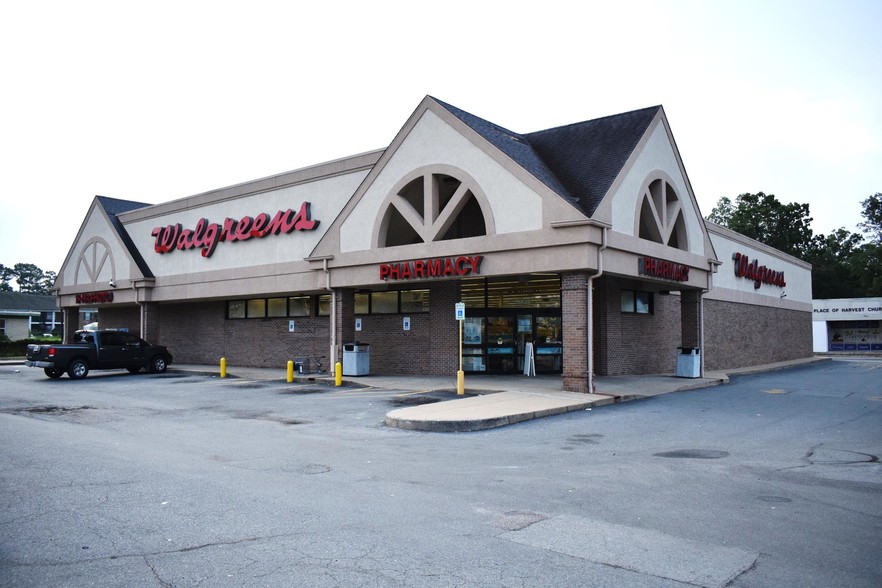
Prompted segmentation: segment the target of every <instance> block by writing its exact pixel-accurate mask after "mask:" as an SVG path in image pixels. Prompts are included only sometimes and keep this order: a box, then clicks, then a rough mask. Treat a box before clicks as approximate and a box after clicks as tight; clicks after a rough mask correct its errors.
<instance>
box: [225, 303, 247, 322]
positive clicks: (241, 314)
mask: <svg viewBox="0 0 882 588" xmlns="http://www.w3.org/2000/svg"><path fill="white" fill-rule="evenodd" d="M227 318H231V319H237V318H245V301H244V300H230V301H229V302H227Z"/></svg>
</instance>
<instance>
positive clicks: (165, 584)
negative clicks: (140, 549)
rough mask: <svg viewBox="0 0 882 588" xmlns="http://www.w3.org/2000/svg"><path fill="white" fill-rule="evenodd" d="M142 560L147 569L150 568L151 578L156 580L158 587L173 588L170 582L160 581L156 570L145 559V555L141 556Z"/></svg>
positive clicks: (160, 578)
mask: <svg viewBox="0 0 882 588" xmlns="http://www.w3.org/2000/svg"><path fill="white" fill-rule="evenodd" d="M143 559H144V563H145V564H147V567H148V568H150V571H151V572H153V576H154V577H155V578H156V581H157V582H159V585H160V586H166V587H167V588H173V586H174V584H172V583H171V582H166V581H165V580H163V579H162V577H161V576H160V575H159V572H157V571H156V568H155V567H153V564H152V563H150V560H149V559H147V556H146V555H145V556H143Z"/></svg>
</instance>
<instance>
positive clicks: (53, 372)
mask: <svg viewBox="0 0 882 588" xmlns="http://www.w3.org/2000/svg"><path fill="white" fill-rule="evenodd" d="M43 373H45V374H46V375H47V376H49V377H50V378H52V379H53V380H57V379H58V378H60V377H61V376H62V375H63V374H64V370H60V369H58V368H43Z"/></svg>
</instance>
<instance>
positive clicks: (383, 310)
mask: <svg viewBox="0 0 882 588" xmlns="http://www.w3.org/2000/svg"><path fill="white" fill-rule="evenodd" d="M397 312H398V292H397V291H395V292H374V293H372V294H371V313H372V314H395V313H397Z"/></svg>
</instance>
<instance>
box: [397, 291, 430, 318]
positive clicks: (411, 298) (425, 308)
mask: <svg viewBox="0 0 882 588" xmlns="http://www.w3.org/2000/svg"><path fill="white" fill-rule="evenodd" d="M401 312H403V313H411V312H429V291H428V290H402V291H401Z"/></svg>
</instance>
